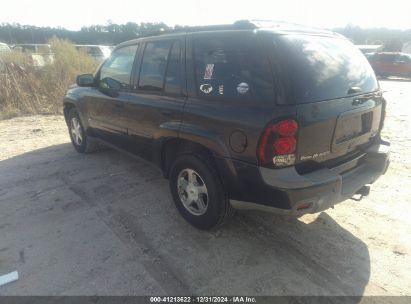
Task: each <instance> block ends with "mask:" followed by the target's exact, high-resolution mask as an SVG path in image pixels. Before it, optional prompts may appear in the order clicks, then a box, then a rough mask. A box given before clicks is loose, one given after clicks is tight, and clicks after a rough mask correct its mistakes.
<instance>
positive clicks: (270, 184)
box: [230, 141, 389, 216]
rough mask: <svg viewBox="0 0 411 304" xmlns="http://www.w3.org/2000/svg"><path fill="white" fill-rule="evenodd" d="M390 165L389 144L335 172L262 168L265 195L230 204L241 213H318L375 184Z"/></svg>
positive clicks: (379, 144) (332, 169) (262, 187)
mask: <svg viewBox="0 0 411 304" xmlns="http://www.w3.org/2000/svg"><path fill="white" fill-rule="evenodd" d="M388 165H389V143H386V142H383V141H381V142H379V143H378V144H374V145H373V146H371V147H369V148H368V149H366V150H364V153H363V154H362V155H361V157H357V158H355V159H352V160H351V161H349V162H346V163H344V164H341V165H339V166H338V167H335V168H331V169H328V168H322V169H319V170H316V171H314V172H310V173H308V174H304V175H300V174H298V173H297V171H296V170H295V168H294V167H288V168H284V169H267V168H262V167H258V170H259V175H260V177H261V182H262V183H263V186H261V187H259V189H258V191H263V192H264V194H263V195H261V193H259V195H258V196H257V199H256V200H254V199H253V198H252V197H251V199H248V200H245V201H244V200H242V199H236V198H232V199H231V200H230V202H231V204H232V206H233V207H234V208H237V209H258V210H264V211H272V212H276V213H278V212H280V213H287V214H292V215H297V216H299V215H303V214H306V213H316V212H320V211H323V210H325V209H328V208H330V207H332V206H334V205H335V204H337V203H339V202H342V201H344V200H346V199H348V198H351V197H352V196H353V195H355V194H356V193H357V192H358V191H359V190H360V189H361V188H362V187H364V186H365V185H368V184H372V183H373V182H375V181H376V180H377V179H378V178H379V177H380V176H381V175H382V174H384V173H385V171H386V170H387V168H388ZM243 186H246V185H243ZM253 187H254V188H255V184H254V185H253V184H250V189H253ZM240 196H241V195H240ZM248 198H250V196H248ZM301 207H305V208H301Z"/></svg>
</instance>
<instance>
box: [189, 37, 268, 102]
mask: <svg viewBox="0 0 411 304" xmlns="http://www.w3.org/2000/svg"><path fill="white" fill-rule="evenodd" d="M255 39H256V38H255V37H253V36H247V35H234V34H229V35H227V34H220V35H212V36H211V35H210V36H208V35H207V36H205V35H199V36H197V37H196V38H194V58H195V73H196V81H197V83H196V85H197V92H198V96H200V97H201V98H207V99H214V100H230V101H252V102H254V101H255V102H266V101H268V102H272V101H274V93H273V86H274V83H273V79H272V74H271V70H270V65H269V61H268V58H266V56H265V55H264V54H263V53H262V51H261V50H260V48H259V47H258V44H257V43H256V41H255Z"/></svg>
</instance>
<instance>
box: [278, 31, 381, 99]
mask: <svg viewBox="0 0 411 304" xmlns="http://www.w3.org/2000/svg"><path fill="white" fill-rule="evenodd" d="M278 39H279V41H280V45H281V47H282V51H283V58H285V62H284V70H286V71H287V74H288V81H289V84H290V87H291V92H292V96H293V99H294V102H296V103H309V102H317V101H322V100H329V99H335V98H340V97H346V96H347V95H349V91H350V89H351V88H353V87H358V88H359V89H361V93H367V92H372V91H375V90H376V89H378V82H377V79H376V78H375V74H374V71H373V69H372V68H371V66H370V64H369V62H368V61H367V59H366V58H365V57H364V55H363V54H362V53H361V52H360V51H359V50H358V49H357V48H356V47H355V46H354V45H353V44H352V43H351V42H349V41H348V40H346V39H342V38H337V37H335V38H334V37H322V36H309V35H298V34H295V35H283V36H280V38H278ZM275 40H276V41H275V43H276V42H277V39H275ZM356 92H358V90H356Z"/></svg>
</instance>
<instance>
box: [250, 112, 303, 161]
mask: <svg viewBox="0 0 411 304" xmlns="http://www.w3.org/2000/svg"><path fill="white" fill-rule="evenodd" d="M297 131H298V123H297V122H296V121H295V120H294V119H285V120H282V121H280V122H277V123H270V124H268V125H267V126H266V128H265V129H264V132H263V134H262V135H261V138H260V142H259V145H258V148H257V157H258V161H259V164H260V165H261V166H264V167H273V166H274V167H286V166H291V165H293V164H294V163H295V150H296V147H297V139H296V134H297Z"/></svg>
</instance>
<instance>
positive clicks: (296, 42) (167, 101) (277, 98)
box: [64, 22, 389, 229]
mask: <svg viewBox="0 0 411 304" xmlns="http://www.w3.org/2000/svg"><path fill="white" fill-rule="evenodd" d="M64 115H65V119H66V122H67V126H68V130H69V134H70V138H71V140H72V143H73V146H74V148H75V149H76V150H77V151H78V152H80V153H84V152H89V151H91V150H92V149H93V146H94V145H95V143H96V140H101V141H104V142H105V143H108V144H109V145H111V146H114V147H116V148H118V149H120V150H124V151H127V152H129V153H132V154H134V155H137V156H139V157H141V158H143V159H146V160H148V161H150V162H152V163H154V164H155V165H157V166H158V167H159V168H160V169H161V170H162V172H163V174H164V176H165V177H166V178H168V179H169V182H170V190H171V193H172V197H173V199H174V202H175V204H176V207H177V209H178V210H179V212H180V213H181V215H182V216H183V217H184V218H185V219H186V220H187V221H188V222H189V223H191V224H192V225H194V226H195V227H198V228H201V229H209V228H211V227H213V226H215V225H217V224H219V223H221V222H222V221H223V220H224V218H226V217H227V216H229V215H230V214H232V211H233V207H234V208H244V209H261V210H267V211H273V210H276V211H277V212H282V213H288V214H293V215H297V216H300V215H303V214H305V213H316V212H320V211H322V210H325V209H327V208H330V207H332V206H333V205H335V204H337V203H339V202H341V201H343V200H345V199H348V198H350V197H352V196H353V195H355V194H358V195H360V196H361V197H362V196H363V195H367V194H368V192H369V186H366V185H368V184H371V183H373V182H374V181H375V180H377V179H378V177H379V176H380V175H382V174H384V173H385V171H386V169H387V167H388V163H389V148H388V146H389V143H387V142H385V141H383V140H382V139H381V137H380V131H381V128H382V126H383V121H384V117H385V100H384V98H383V96H382V92H381V90H380V87H379V84H378V81H377V79H376V77H375V74H374V71H373V70H372V68H371V66H370V64H369V63H368V62H367V60H366V59H365V58H364V56H363V55H362V53H361V52H360V51H359V50H358V49H357V48H356V47H355V46H354V45H353V44H352V43H351V42H350V41H348V40H347V39H346V38H344V37H342V36H341V35H338V34H336V33H332V32H329V31H321V30H313V29H307V28H303V27H298V28H296V27H295V26H291V27H287V26H286V25H278V24H273V25H272V26H271V27H259V24H258V23H249V22H241V23H237V24H234V25H227V26H211V27H202V28H193V29H189V30H187V32H186V33H174V34H165V35H159V36H154V37H145V38H141V39H137V40H132V41H128V42H124V43H122V44H120V45H118V46H117V47H116V48H115V49H114V51H113V52H112V54H111V56H110V58H109V59H107V60H106V61H105V62H104V64H102V65H101V67H100V68H99V70H98V71H97V73H96V74H95V75H92V74H85V75H80V76H78V78H77V86H74V87H72V88H70V89H69V90H68V92H67V93H66V95H65V97H64Z"/></svg>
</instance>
